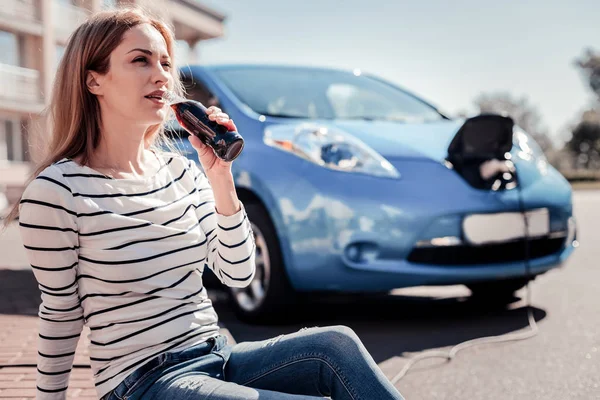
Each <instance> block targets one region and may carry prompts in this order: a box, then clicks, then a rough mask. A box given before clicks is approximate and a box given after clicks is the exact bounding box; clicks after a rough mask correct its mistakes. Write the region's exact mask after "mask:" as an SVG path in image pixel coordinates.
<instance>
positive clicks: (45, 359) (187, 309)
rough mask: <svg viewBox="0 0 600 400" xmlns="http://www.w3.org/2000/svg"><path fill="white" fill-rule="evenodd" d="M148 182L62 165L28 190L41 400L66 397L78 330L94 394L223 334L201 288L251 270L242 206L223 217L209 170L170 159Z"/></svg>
mask: <svg viewBox="0 0 600 400" xmlns="http://www.w3.org/2000/svg"><path fill="white" fill-rule="evenodd" d="M157 155H158V156H159V159H161V163H162V167H161V169H160V170H159V171H158V172H157V174H156V175H155V176H153V177H151V178H146V179H113V178H110V177H108V176H105V175H102V174H100V173H98V172H97V171H95V170H93V169H91V168H89V167H86V166H81V165H78V164H77V163H75V162H74V161H72V160H68V159H64V160H61V161H59V162H57V163H55V164H52V165H51V166H49V167H48V168H46V169H45V170H44V171H43V172H42V173H41V174H40V175H39V176H38V177H37V178H36V179H35V180H34V181H32V182H31V183H30V184H29V185H28V186H27V188H26V189H25V192H24V194H23V199H22V201H21V204H20V206H19V209H20V220H19V225H20V232H21V237H22V240H23V244H24V246H25V248H26V251H27V255H28V258H29V262H30V263H31V267H32V269H33V272H34V274H35V277H36V279H37V281H38V283H39V287H40V290H41V292H42V304H41V305H40V309H39V317H40V323H39V339H38V377H37V387H38V398H43V399H46V398H48V399H59V398H60V399H64V398H65V396H66V389H67V386H68V381H69V376H70V371H71V368H72V365H73V359H74V354H75V348H76V347H77V342H78V340H79V336H80V333H81V331H82V327H83V325H84V324H85V325H86V326H88V327H89V328H90V337H89V339H90V341H91V345H90V361H91V366H92V371H93V373H94V380H95V385H96V391H97V393H98V396H99V397H102V396H104V395H105V394H106V393H108V392H109V391H110V390H112V389H113V388H115V387H116V386H117V385H118V384H119V383H120V382H121V381H122V380H123V379H125V377H127V375H129V374H130V373H132V372H133V371H134V370H135V369H136V368H138V367H140V366H141V365H143V364H144V363H146V362H148V361H150V360H151V359H152V358H154V357H156V356H157V355H159V354H161V353H163V352H166V351H177V350H181V349H184V348H186V347H188V346H191V345H194V344H196V343H200V342H203V341H205V340H207V339H208V338H209V337H212V336H215V335H217V334H218V329H219V328H218V326H217V315H216V313H215V311H214V309H213V306H212V304H211V301H210V300H209V299H208V298H207V295H206V290H205V289H204V287H203V285H202V271H203V269H204V266H208V267H209V268H210V269H211V270H212V271H213V272H214V273H215V274H216V276H217V277H218V278H219V279H220V280H221V281H222V282H223V283H224V284H226V285H228V286H238V287H243V286H246V285H248V283H249V282H250V280H251V279H252V277H253V275H254V269H255V266H254V247H255V243H254V238H253V235H252V230H251V227H250V223H249V221H248V218H247V216H246V212H245V210H244V206H243V205H242V209H241V210H240V211H239V212H238V213H236V214H234V215H231V216H223V215H220V214H218V213H217V212H216V210H215V204H214V196H213V192H212V189H211V187H210V185H209V182H208V180H207V178H206V176H205V175H204V173H203V172H202V171H201V170H200V169H198V167H197V166H196V165H195V163H194V162H191V161H189V160H188V159H187V158H185V157H183V156H180V155H177V154H173V153H157Z"/></svg>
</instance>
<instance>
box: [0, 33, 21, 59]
mask: <svg viewBox="0 0 600 400" xmlns="http://www.w3.org/2000/svg"><path fill="white" fill-rule="evenodd" d="M0 63H2V64H8V65H17V66H18V65H19V45H18V42H17V35H15V34H13V33H10V32H6V31H0Z"/></svg>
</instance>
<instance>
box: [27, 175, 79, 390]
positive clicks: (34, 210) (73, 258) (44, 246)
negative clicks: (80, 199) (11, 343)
mask: <svg viewBox="0 0 600 400" xmlns="http://www.w3.org/2000/svg"><path fill="white" fill-rule="evenodd" d="M19 229H20V234H21V240H22V242H23V245H24V247H25V250H26V254H27V257H28V259H29V263H30V264H31V268H32V270H33V273H34V275H35V278H36V280H37V282H38V284H39V288H40V291H41V298H42V303H41V304H40V308H39V314H38V315H39V323H38V341H37V343H38V356H37V371H38V372H37V382H36V383H37V399H65V398H66V390H67V386H68V383H69V377H70V374H71V368H72V366H73V360H74V357H75V349H76V348H77V343H78V341H79V337H80V334H81V331H82V329H83V325H84V321H83V310H82V308H81V303H80V301H79V294H78V285H77V279H76V275H77V274H76V271H77V262H78V254H79V236H78V228H77V213H76V211H75V207H74V202H73V196H72V193H71V190H70V189H69V187H68V185H67V184H66V183H65V180H64V178H63V176H62V173H61V171H60V170H59V169H58V168H56V167H54V166H50V167H48V168H47V169H46V170H44V171H43V172H42V174H40V175H39V176H38V177H37V178H36V179H35V180H33V181H32V182H31V183H30V184H29V185H28V186H27V188H26V189H25V191H24V193H23V197H22V200H21V202H20V204H19Z"/></svg>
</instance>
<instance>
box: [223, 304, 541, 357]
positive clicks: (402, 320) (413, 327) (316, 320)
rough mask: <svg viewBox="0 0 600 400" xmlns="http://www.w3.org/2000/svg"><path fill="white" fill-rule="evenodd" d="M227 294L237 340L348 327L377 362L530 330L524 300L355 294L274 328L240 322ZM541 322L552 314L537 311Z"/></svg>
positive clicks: (228, 318) (226, 315)
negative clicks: (490, 301) (499, 301)
mask: <svg viewBox="0 0 600 400" xmlns="http://www.w3.org/2000/svg"><path fill="white" fill-rule="evenodd" d="M226 300H227V297H226V295H222V296H217V297H216V300H215V301H214V305H215V308H216V310H217V312H218V314H219V316H220V319H221V320H222V321H223V323H224V324H225V325H226V326H227V328H228V329H229V330H230V331H231V333H232V334H233V336H234V337H235V339H236V341H237V342H238V343H239V342H242V341H253V340H263V339H266V338H270V337H273V336H276V335H280V334H286V333H291V332H295V331H297V330H299V329H300V328H302V327H308V326H327V325H346V326H349V327H350V328H352V329H353V330H354V331H355V332H356V333H357V334H358V336H359V337H360V338H361V340H362V341H363V343H364V344H365V346H366V347H367V349H368V350H369V352H370V353H371V355H372V356H373V358H374V359H375V361H376V362H378V363H379V362H382V361H385V360H387V359H389V358H391V357H394V356H400V355H402V353H404V352H419V351H423V350H428V349H432V348H439V347H445V346H453V345H456V344H458V343H461V342H464V341H467V340H470V339H475V338H480V337H484V336H494V335H502V334H506V333H510V332H515V331H520V330H522V329H524V328H526V327H527V326H528V324H529V323H528V318H527V307H525V306H524V304H523V302H517V301H518V300H520V299H518V298H515V299H514V300H515V302H513V303H512V305H509V306H506V305H504V306H498V305H496V306H493V305H490V304H482V303H479V302H477V301H474V300H471V299H470V298H469V297H468V296H459V297H448V298H441V299H440V298H437V297H433V296H432V297H427V296H404V295H397V294H393V295H392V294H387V295H360V296H359V295H354V296H341V295H338V296H333V297H331V296H325V297H321V298H316V299H314V300H312V301H309V302H306V303H305V304H304V305H302V306H301V307H299V309H298V310H297V311H295V312H294V316H293V317H291V318H288V319H287V320H285V321H277V323H275V324H271V325H249V324H245V323H243V322H240V321H239V320H237V319H236V318H235V316H234V314H233V313H232V312H231V310H230V309H229V307H228V305H227V301H226ZM532 311H533V315H534V318H535V320H536V321H540V320H541V319H543V318H545V317H546V312H545V311H544V310H542V309H539V308H535V307H533V308H532Z"/></svg>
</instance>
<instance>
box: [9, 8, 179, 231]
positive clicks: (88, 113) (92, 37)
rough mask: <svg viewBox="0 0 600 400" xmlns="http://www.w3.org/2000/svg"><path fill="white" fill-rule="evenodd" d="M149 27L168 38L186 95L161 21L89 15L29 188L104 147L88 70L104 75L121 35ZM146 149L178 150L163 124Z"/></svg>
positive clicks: (137, 11) (143, 15)
mask: <svg viewBox="0 0 600 400" xmlns="http://www.w3.org/2000/svg"><path fill="white" fill-rule="evenodd" d="M140 24H150V25H151V26H153V27H154V28H155V29H156V30H157V31H158V32H159V33H160V34H161V35H162V36H163V38H164V39H165V42H166V44H167V52H168V53H169V56H170V57H171V60H172V66H173V68H171V74H172V76H173V82H174V85H173V87H172V89H173V90H174V91H175V92H176V93H178V94H182V93H183V87H182V84H181V80H180V78H179V73H178V72H177V67H176V66H175V57H174V56H175V54H174V53H175V39H174V35H173V31H172V29H171V28H170V27H169V26H168V25H167V24H166V23H164V22H163V21H161V20H160V19H158V18H155V17H153V16H151V15H150V14H149V13H147V12H146V11H144V10H142V9H141V8H137V7H136V8H120V9H115V10H107V11H102V12H99V13H97V14H94V15H93V16H91V17H90V18H89V19H88V20H87V21H86V22H84V23H83V24H82V25H80V26H79V27H78V28H77V29H76V30H75V31H74V32H73V34H72V35H71V37H70V38H69V42H68V44H67V47H66V49H65V52H64V56H63V58H62V60H61V61H60V64H59V66H58V70H57V72H56V75H55V79H54V84H53V90H52V98H51V101H50V104H49V106H48V108H47V109H46V111H45V113H46V116H47V118H48V121H47V124H46V127H47V128H48V127H49V131H50V132H49V133H50V135H49V137H48V138H44V139H47V142H48V143H46V144H44V148H43V151H44V152H45V154H43V155H42V157H41V160H42V161H41V162H40V163H39V164H37V165H36V167H35V172H34V173H33V174H32V175H31V177H30V179H29V180H28V182H27V184H29V182H31V181H32V180H33V179H35V178H36V177H37V176H38V175H39V174H40V173H41V172H42V171H43V170H44V169H46V168H47V167H48V166H49V165H51V164H53V163H55V162H57V161H59V160H62V159H63V158H65V157H66V158H74V157H78V156H81V164H83V165H86V164H87V163H88V162H89V160H90V157H91V155H92V154H93V152H94V149H95V148H96V147H97V146H98V144H99V142H100V104H99V102H98V99H97V97H96V96H95V95H94V94H92V93H90V91H89V90H88V89H87V86H86V76H87V74H88V71H95V72H98V73H100V74H106V73H107V72H108V69H109V61H110V54H111V53H112V51H113V50H114V49H115V48H116V47H117V46H118V45H119V44H120V43H121V41H122V39H123V35H124V34H125V33H126V32H127V31H128V30H129V29H131V28H132V27H134V26H137V25H140ZM144 140H145V145H146V148H154V149H157V148H159V147H160V146H165V147H167V148H168V149H169V150H171V151H175V152H177V149H176V148H175V146H174V145H173V143H172V142H171V141H170V140H169V138H168V137H167V136H166V135H165V132H164V123H161V124H157V125H153V126H151V127H150V128H148V130H147V131H146V133H145V135H144ZM18 212H19V203H18V202H17V204H16V205H14V206H13V208H12V210H11V212H10V213H9V214H8V216H7V217H6V220H5V221H3V224H4V228H6V227H7V226H8V224H9V223H10V222H11V221H12V220H14V219H15V218H16V217H17V215H18Z"/></svg>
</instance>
